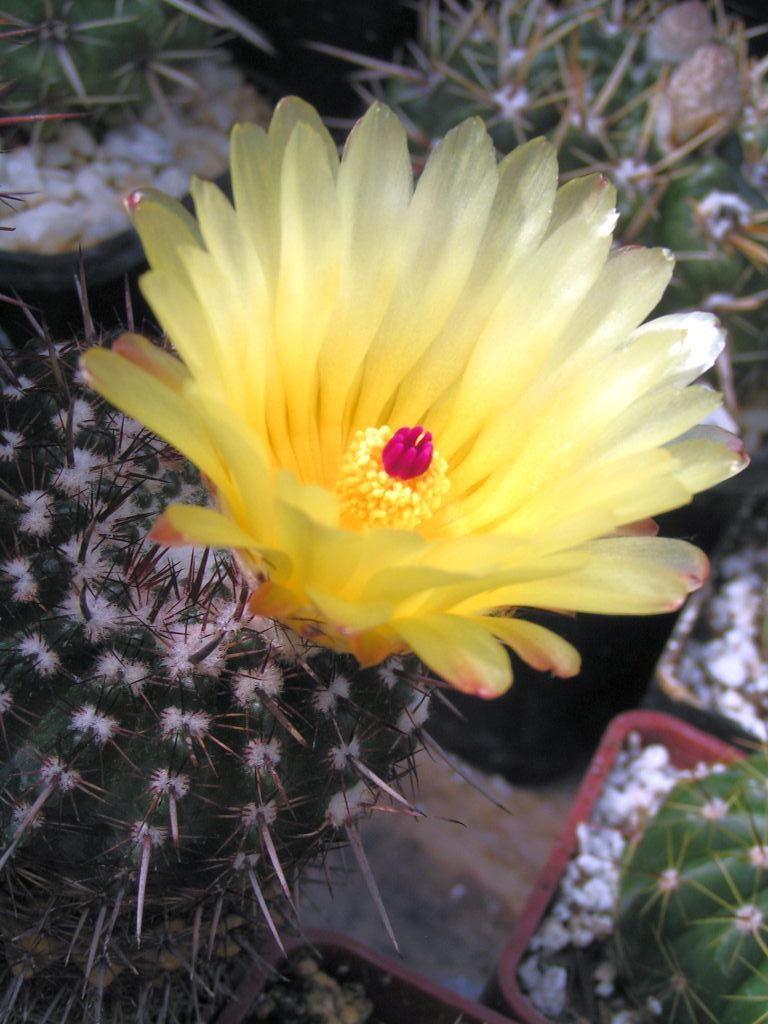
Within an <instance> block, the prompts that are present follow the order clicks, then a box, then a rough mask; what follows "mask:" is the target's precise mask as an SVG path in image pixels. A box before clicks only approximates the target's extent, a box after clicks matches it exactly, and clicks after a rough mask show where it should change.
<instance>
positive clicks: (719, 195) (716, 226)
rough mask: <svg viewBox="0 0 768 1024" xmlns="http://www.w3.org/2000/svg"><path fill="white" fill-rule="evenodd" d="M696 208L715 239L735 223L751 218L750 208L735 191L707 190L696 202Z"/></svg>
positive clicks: (742, 222) (719, 238)
mask: <svg viewBox="0 0 768 1024" xmlns="http://www.w3.org/2000/svg"><path fill="white" fill-rule="evenodd" d="M696 210H697V212H698V213H699V215H700V216H701V217H703V218H704V223H705V226H706V229H707V231H708V232H709V234H710V235H711V236H712V238H714V239H715V240H716V241H718V242H719V241H721V240H722V239H723V238H724V237H725V235H727V234H728V232H729V231H731V230H732V229H733V228H734V227H735V226H736V225H737V224H748V223H749V221H750V220H751V218H752V209H751V207H750V205H749V203H745V202H744V200H743V199H742V198H741V196H739V195H736V193H735V192H719V191H718V190H717V189H715V190H714V191H712V192H709V193H708V194H707V195H706V196H704V198H703V199H702V200H700V201H699V202H698V203H697V204H696Z"/></svg>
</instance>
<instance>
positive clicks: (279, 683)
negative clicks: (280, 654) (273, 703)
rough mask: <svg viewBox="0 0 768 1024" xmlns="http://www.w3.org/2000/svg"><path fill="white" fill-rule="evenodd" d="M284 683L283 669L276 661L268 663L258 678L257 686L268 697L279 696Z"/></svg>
mask: <svg viewBox="0 0 768 1024" xmlns="http://www.w3.org/2000/svg"><path fill="white" fill-rule="evenodd" d="M283 682H284V677H283V672H282V669H281V668H280V666H279V665H278V664H276V662H274V661H267V662H266V663H265V664H264V666H263V667H262V668H261V669H260V671H259V673H258V675H257V676H256V686H257V688H258V689H259V690H260V691H261V693H263V694H264V695H265V696H266V697H277V696H279V694H280V693H281V692H282V689H283Z"/></svg>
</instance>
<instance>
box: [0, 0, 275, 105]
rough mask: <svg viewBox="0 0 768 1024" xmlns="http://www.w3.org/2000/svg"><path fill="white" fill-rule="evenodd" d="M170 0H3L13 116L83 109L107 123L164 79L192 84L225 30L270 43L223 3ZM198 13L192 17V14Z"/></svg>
mask: <svg viewBox="0 0 768 1024" xmlns="http://www.w3.org/2000/svg"><path fill="white" fill-rule="evenodd" d="M181 6H182V5H179V7H177V6H176V5H175V4H174V3H173V2H171V0H0V20H2V21H3V22H4V28H5V30H6V32H7V35H6V37H5V38H4V39H2V40H0V62H1V63H2V67H3V78H4V81H5V82H6V83H7V91H6V93H5V94H4V95H3V99H2V106H3V108H4V110H5V111H7V112H8V113H9V114H11V115H19V114H28V113H40V112H43V111H45V112H46V113H48V114H53V113H72V112H75V113H77V112H82V111H86V112H88V113H89V114H95V115H97V116H98V118H99V119H100V120H101V121H103V122H105V123H109V122H110V121H114V120H116V119H117V118H118V117H119V116H125V115H126V114H131V113H135V110H136V109H138V108H140V107H141V106H142V105H144V104H146V103H147V102H148V101H149V100H150V99H151V98H155V99H156V98H157V95H158V93H159V92H160V91H161V90H160V86H159V83H160V81H161V80H162V79H167V80H169V81H172V82H175V83H176V85H177V86H178V85H183V86H185V87H186V88H188V89H190V88H194V82H193V79H192V78H191V74H190V72H189V71H187V70H185V68H191V67H192V62H193V61H195V60H199V59H200V58H201V57H204V56H207V55H209V54H210V52H211V48H212V47H213V46H214V45H215V44H216V42H217V41H218V40H219V39H220V38H221V31H220V30H221V29H222V28H225V29H228V30H230V31H233V32H241V33H242V34H243V35H245V36H246V38H248V39H249V41H251V42H254V43H255V44H256V45H259V46H262V48H268V43H267V42H266V40H264V39H263V38H262V37H261V36H260V34H259V33H258V32H257V30H256V29H255V28H251V27H250V25H249V24H248V23H247V22H246V21H245V20H244V19H237V16H236V15H234V13H233V12H231V11H230V10H229V9H228V8H227V6H226V4H224V3H219V4H217V5H216V8H215V10H211V11H209V10H207V9H203V8H202V7H200V6H199V5H189V9H190V11H191V12H192V13H186V12H183V11H182V10H180V7H181ZM196 12H197V13H199V16H195V13H196Z"/></svg>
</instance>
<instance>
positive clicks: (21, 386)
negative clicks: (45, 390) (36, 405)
mask: <svg viewBox="0 0 768 1024" xmlns="http://www.w3.org/2000/svg"><path fill="white" fill-rule="evenodd" d="M16 381H17V383H16V384H3V386H2V389H0V390H2V393H3V397H4V398H7V399H9V401H11V402H13V401H15V400H16V399H17V398H21V396H22V395H23V394H24V392H25V391H27V390H28V389H29V388H31V387H32V381H31V380H30V379H29V377H25V376H24V375H23V374H22V375H21V376H19V377H17V378H16Z"/></svg>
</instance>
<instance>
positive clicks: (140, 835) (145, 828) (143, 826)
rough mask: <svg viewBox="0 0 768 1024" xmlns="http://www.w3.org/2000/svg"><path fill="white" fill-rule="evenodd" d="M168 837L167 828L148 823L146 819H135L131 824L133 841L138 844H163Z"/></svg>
mask: <svg viewBox="0 0 768 1024" xmlns="http://www.w3.org/2000/svg"><path fill="white" fill-rule="evenodd" d="M167 839H168V829H167V828H161V827H158V826H157V825H148V824H147V823H146V821H134V823H133V824H132V825H131V841H132V842H133V843H134V844H135V845H136V846H144V845H147V846H162V845H163V843H164V842H165V841H166V840H167Z"/></svg>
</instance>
